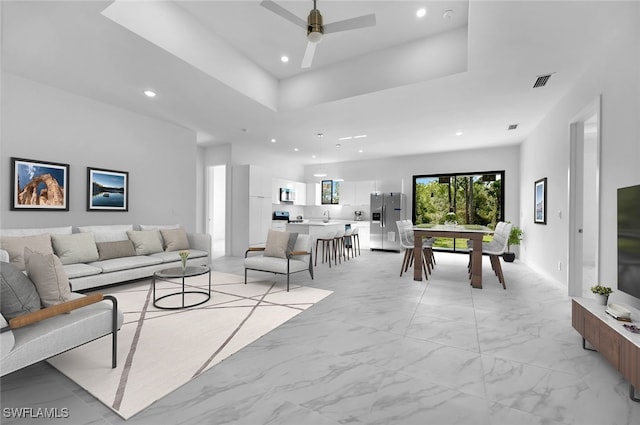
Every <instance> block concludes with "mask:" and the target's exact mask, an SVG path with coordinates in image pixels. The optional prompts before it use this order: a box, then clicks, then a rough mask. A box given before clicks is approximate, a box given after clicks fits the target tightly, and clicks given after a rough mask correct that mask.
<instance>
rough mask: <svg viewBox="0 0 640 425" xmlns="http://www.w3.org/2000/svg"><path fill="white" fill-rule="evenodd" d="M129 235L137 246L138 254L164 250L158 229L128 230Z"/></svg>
mask: <svg viewBox="0 0 640 425" xmlns="http://www.w3.org/2000/svg"><path fill="white" fill-rule="evenodd" d="M127 236H129V239H130V240H131V242H133V246H134V247H135V248H136V255H149V254H156V253H158V252H162V251H164V249H162V239H161V236H160V231H158V230H128V231H127Z"/></svg>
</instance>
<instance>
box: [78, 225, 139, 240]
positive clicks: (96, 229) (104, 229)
mask: <svg viewBox="0 0 640 425" xmlns="http://www.w3.org/2000/svg"><path fill="white" fill-rule="evenodd" d="M127 230H133V224H114V225H104V226H81V227H78V231H79V232H80V233H93V236H94V238H95V240H96V243H99V242H113V241H126V240H128V239H129V237H128V236H127Z"/></svg>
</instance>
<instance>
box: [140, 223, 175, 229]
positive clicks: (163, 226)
mask: <svg viewBox="0 0 640 425" xmlns="http://www.w3.org/2000/svg"><path fill="white" fill-rule="evenodd" d="M178 228H180V225H179V224H141V225H140V230H160V229H178Z"/></svg>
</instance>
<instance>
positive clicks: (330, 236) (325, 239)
mask: <svg viewBox="0 0 640 425" xmlns="http://www.w3.org/2000/svg"><path fill="white" fill-rule="evenodd" d="M334 237H335V234H334V233H333V232H328V233H326V234H324V235H322V236H320V237H319V238H318V239H316V259H315V265H316V266H317V265H318V244H319V243H320V242H322V263H323V264H324V261H325V259H326V260H328V262H329V268H331V251H332V250H333V247H332V243H333V240H334Z"/></svg>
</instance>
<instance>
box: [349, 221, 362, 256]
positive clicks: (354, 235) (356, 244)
mask: <svg viewBox="0 0 640 425" xmlns="http://www.w3.org/2000/svg"><path fill="white" fill-rule="evenodd" d="M359 230H360V229H358V228H357V227H356V228H355V229H353V230H352V231H351V239H353V255H354V256H356V255H360V232H359ZM356 253H357V254H356Z"/></svg>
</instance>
